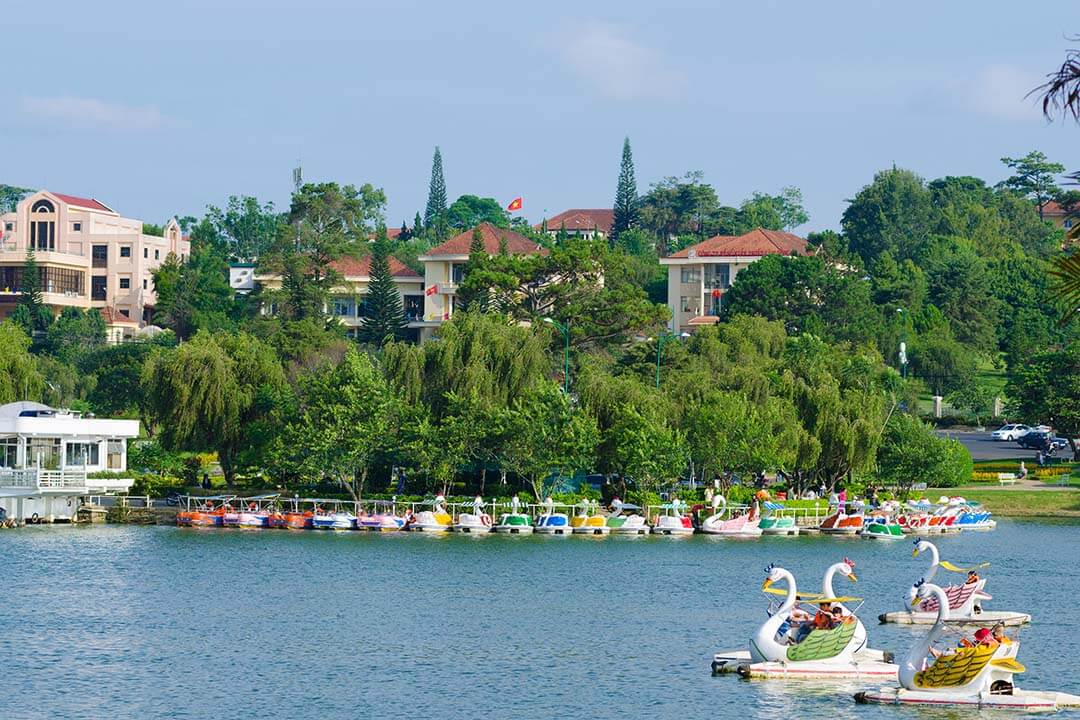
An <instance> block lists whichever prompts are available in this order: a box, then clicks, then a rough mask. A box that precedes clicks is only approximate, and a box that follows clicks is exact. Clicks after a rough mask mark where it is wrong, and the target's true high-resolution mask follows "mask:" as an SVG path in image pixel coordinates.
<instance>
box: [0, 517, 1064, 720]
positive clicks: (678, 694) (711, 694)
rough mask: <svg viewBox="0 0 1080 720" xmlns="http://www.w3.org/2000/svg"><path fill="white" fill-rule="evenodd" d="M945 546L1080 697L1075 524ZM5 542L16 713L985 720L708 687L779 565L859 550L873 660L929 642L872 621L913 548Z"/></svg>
mask: <svg viewBox="0 0 1080 720" xmlns="http://www.w3.org/2000/svg"><path fill="white" fill-rule="evenodd" d="M937 542H938V544H939V547H940V548H941V552H942V557H943V558H944V559H947V560H951V561H952V562H955V563H958V564H961V563H964V562H969V561H972V562H973V561H979V560H989V561H991V562H993V566H992V567H991V568H989V569H988V570H987V571H986V576H987V577H988V578H989V582H988V584H987V590H988V591H989V592H990V593H991V594H992V595H993V596H994V600H993V601H992V602H990V603H988V604H987V607H988V609H1001V610H1022V611H1028V612H1031V613H1032V615H1033V616H1034V622H1033V624H1032V625H1030V626H1028V627H1026V628H1024V630H1023V631H1022V641H1023V644H1022V647H1021V650H1020V657H1019V659H1020V660H1021V661H1022V662H1023V663H1024V664H1026V665H1027V667H1028V669H1029V672H1028V673H1027V674H1025V675H1023V676H1021V679H1020V681H1019V683H1018V684H1020V685H1021V686H1022V687H1024V686H1026V687H1029V688H1031V689H1047V690H1051V689H1052V690H1063V691H1067V692H1072V693H1080V672H1078V671H1077V669H1076V666H1075V664H1074V663H1075V662H1076V660H1077V658H1078V657H1080V639H1078V638H1080V627H1078V626H1077V624H1076V618H1077V611H1078V610H1080V608H1078V602H1077V598H1078V597H1080V577H1078V575H1077V574H1076V572H1075V569H1076V562H1077V558H1078V557H1080V525H1076V524H1067V523H1053V522H1023V523H1021V522H1013V521H1007V520H1006V521H1001V522H1000V523H999V526H998V529H997V530H996V531H995V532H993V533H972V534H964V535H960V536H955V537H947V538H941V539H939V540H938V541H937ZM0 548H2V549H3V553H4V557H5V558H6V559H7V563H6V565H7V573H6V577H5V578H4V585H5V588H4V593H3V614H2V615H0V617H2V625H0V627H2V631H0V716H2V717H4V718H45V717H64V718H84V717H86V718H91V717H95V718H96V717H116V718H129V717H131V718H157V717H164V718H207V717H217V718H247V717H267V718H295V717H319V718H364V717H378V716H409V717H439V718H476V717H493V718H511V717H512V718H553V717H556V716H558V717H581V718H616V717H619V718H626V717H634V718H637V717H649V718H710V719H714V718H742V719H748V718H768V719H769V720H776V718H791V719H795V718H803V717H823V716H825V715H826V714H827V715H828V716H830V717H832V718H836V719H838V720H840V719H843V718H886V717H887V718H910V719H911V720H914V719H915V718H918V717H926V716H928V715H929V716H930V717H940V718H953V717H956V718H959V717H971V714H966V713H961V712H959V711H954V710H936V711H931V712H930V713H927V712H926V711H925V710H919V709H914V708H891V707H873V706H870V707H867V706H857V705H855V704H854V702H853V701H852V699H851V693H852V692H854V691H855V690H856V689H858V687H859V685H858V684H852V685H849V686H843V687H840V688H837V689H830V688H828V687H821V686H808V685H805V684H792V683H780V682H765V681H754V682H747V681H743V680H740V679H738V678H736V677H734V676H726V677H712V676H711V675H710V672H709V663H710V661H711V659H712V655H713V653H714V652H716V651H717V650H721V649H730V648H736V647H738V648H742V647H745V645H746V639H747V638H748V637H749V636H750V634H751V633H752V632H753V631H754V629H755V628H756V627H757V625H758V624H759V623H760V622H761V620H762V619H763V617H764V615H763V612H764V607H765V604H766V601H765V600H764V596H763V595H762V594H761V592H760V586H761V582H762V580H763V578H764V574H763V572H762V570H763V567H764V566H765V565H766V564H768V563H769V562H776V563H778V564H781V565H783V566H784V567H786V568H788V569H790V570H791V571H793V572H794V574H795V576H796V578H797V579H798V580H799V581H800V587H803V588H805V589H814V590H816V589H819V588H820V584H821V576H822V574H823V572H824V570H825V568H826V567H827V566H828V565H829V564H831V563H833V562H837V561H839V560H841V559H842V558H843V557H844V556H849V557H850V558H851V559H853V560H855V561H856V563H857V568H856V572H857V573H858V576H859V582H858V583H857V584H856V585H854V586H851V585H850V583H849V582H848V581H847V580H846V579H842V578H841V579H838V583H839V584H838V586H837V590H838V592H847V591H849V590H850V591H851V592H852V593H854V594H857V595H859V596H861V597H864V598H865V605H864V606H863V608H862V610H861V611H860V615H861V616H862V618H863V620H864V622H865V624H866V626H867V629H868V631H869V634H870V642H871V645H872V646H874V647H879V648H886V649H890V650H893V651H894V652H897V654H898V655H899V654H901V653H903V652H905V651H906V649H907V648H908V647H909V645H910V644H911V643H912V641H913V639H914V638H915V636H916V634H917V633H919V632H924V630H917V629H913V628H910V627H899V626H893V625H888V626H879V625H877V624H876V621H875V619H874V618H875V617H876V616H877V614H878V613H881V612H884V611H886V610H893V609H899V608H900V605H901V599H902V597H903V596H904V595H905V593H906V592H907V589H908V587H909V586H910V585H911V583H912V582H913V581H914V580H916V579H918V578H919V577H920V576H921V573H922V572H923V571H924V569H925V568H926V567H927V561H926V559H925V557H923V556H920V557H919V558H917V559H913V558H912V557H911V542H909V541H906V540H905V541H897V542H893V543H886V542H874V541H866V540H859V539H837V538H810V537H803V538H797V539H791V538H765V539H762V540H759V541H733V540H723V539H716V538H708V537H700V536H698V537H692V538H670V537H655V538H654V537H643V538H614V537H609V538H592V537H506V536H487V537H477V536H446V537H435V536H429V535H423V534H418V533H410V534H399V535H376V534H364V533H342V534H335V533H319V532H311V531H309V532H288V531H261V532H260V531H248V532H245V531H230V530H198V529H180V528H164V527H163V528H145V527H124V526H98V527H87V528H81V527H61V526H57V527H32V528H24V529H21V530H18V531H8V532H4V533H2V534H0ZM945 574H948V573H945ZM841 588H842V589H841ZM1066 617H1067V618H1068V622H1066V621H1065V618H1066Z"/></svg>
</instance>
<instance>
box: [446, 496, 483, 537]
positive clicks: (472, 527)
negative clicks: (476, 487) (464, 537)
mask: <svg viewBox="0 0 1080 720" xmlns="http://www.w3.org/2000/svg"><path fill="white" fill-rule="evenodd" d="M466 507H467V505H466ZM472 509H473V512H470V513H464V512H463V513H458V516H457V520H456V521H455V522H454V524H453V526H452V527H453V530H454V532H460V533H467V534H469V535H486V534H487V533H489V532H491V516H490V515H488V514H487V513H486V512H484V498H482V497H480V496H479V495H477V496H476V497H475V498H474V499H473V501H472Z"/></svg>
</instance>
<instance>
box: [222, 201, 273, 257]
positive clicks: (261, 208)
mask: <svg viewBox="0 0 1080 720" xmlns="http://www.w3.org/2000/svg"><path fill="white" fill-rule="evenodd" d="M206 210H207V212H206V221H207V222H209V223H210V225H211V227H212V228H213V230H214V232H216V233H217V235H218V236H219V237H220V238H221V239H222V242H223V243H224V247H225V248H226V252H227V254H228V256H229V257H231V258H234V259H236V260H241V261H254V260H257V259H258V258H260V257H262V256H263V255H264V254H266V253H267V252H269V251H270V249H271V248H272V247H273V244H274V239H275V238H276V237H277V234H278V232H279V228H280V225H281V223H282V221H283V218H282V217H281V214H280V213H278V212H277V211H276V210H275V209H274V203H272V202H268V203H260V202H259V200H258V199H257V198H254V197H250V196H248V195H242V196H239V197H238V196H236V195H230V196H229V201H228V204H227V205H226V206H225V209H224V210H222V209H221V208H218V207H216V206H214V205H210V206H209V207H207V209H206Z"/></svg>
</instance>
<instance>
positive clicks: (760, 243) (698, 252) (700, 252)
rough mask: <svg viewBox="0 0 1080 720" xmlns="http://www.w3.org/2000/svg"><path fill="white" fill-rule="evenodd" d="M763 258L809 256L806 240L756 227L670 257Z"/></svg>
mask: <svg viewBox="0 0 1080 720" xmlns="http://www.w3.org/2000/svg"><path fill="white" fill-rule="evenodd" d="M691 252H692V253H694V255H693V257H761V256H762V255H790V254H791V253H793V252H795V253H798V254H800V255H805V254H806V240H804V239H803V238H801V237H799V236H798V235H792V234H791V233H787V232H781V231H779V230H765V229H764V228H755V229H754V230H751V231H750V232H748V233H746V234H745V235H717V236H715V237H711V238H709V239H708V240H703V241H702V242H699V243H698V244H697V245H691V246H690V247H687V248H683V249H682V250H680V251H678V252H677V253H672V254H671V255H670V256H669V257H673V258H688V257H691V254H690V253H691Z"/></svg>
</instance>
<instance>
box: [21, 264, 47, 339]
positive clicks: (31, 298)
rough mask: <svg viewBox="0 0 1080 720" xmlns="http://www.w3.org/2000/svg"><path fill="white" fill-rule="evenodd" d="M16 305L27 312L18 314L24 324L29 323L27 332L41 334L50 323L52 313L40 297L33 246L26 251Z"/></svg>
mask: <svg viewBox="0 0 1080 720" xmlns="http://www.w3.org/2000/svg"><path fill="white" fill-rule="evenodd" d="M18 304H19V305H24V306H26V310H27V312H26V313H25V314H24V313H20V316H21V318H22V321H23V322H24V323H25V322H27V321H28V322H29V323H30V326H29V327H27V328H26V329H27V330H28V331H29V332H31V333H34V332H41V331H44V330H46V329H47V328H48V327H49V324H50V323H51V322H52V313H51V312H50V311H49V308H47V307H46V306H45V301H44V299H42V297H41V270H40V268H38V264H37V256H36V255H34V248H33V246H31V247H29V248H27V250H26V263H25V264H24V265H23V271H22V282H21V284H20V287H19V301H18Z"/></svg>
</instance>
